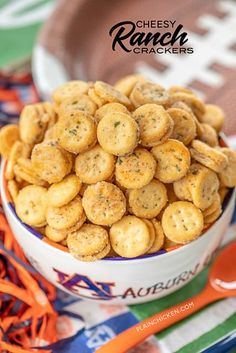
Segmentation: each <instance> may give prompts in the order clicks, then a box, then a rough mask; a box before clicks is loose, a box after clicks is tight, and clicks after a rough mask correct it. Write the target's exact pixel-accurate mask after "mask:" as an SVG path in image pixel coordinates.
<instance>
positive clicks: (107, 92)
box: [94, 81, 131, 107]
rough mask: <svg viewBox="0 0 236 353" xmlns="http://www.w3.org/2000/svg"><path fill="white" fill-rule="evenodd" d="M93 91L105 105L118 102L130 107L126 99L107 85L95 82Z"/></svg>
mask: <svg viewBox="0 0 236 353" xmlns="http://www.w3.org/2000/svg"><path fill="white" fill-rule="evenodd" d="M94 90H95V92H96V94H97V95H98V96H99V97H100V98H101V99H102V100H103V101H105V102H106V103H112V102H118V103H121V104H124V105H125V106H127V107H130V106H131V104H130V101H129V99H128V97H126V96H125V95H124V94H122V93H121V92H120V91H118V90H116V89H115V88H114V87H112V86H111V85H109V84H108V83H105V82H102V81H96V82H95V84H94Z"/></svg>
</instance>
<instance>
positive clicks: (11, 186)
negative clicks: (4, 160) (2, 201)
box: [7, 180, 19, 203]
mask: <svg viewBox="0 0 236 353" xmlns="http://www.w3.org/2000/svg"><path fill="white" fill-rule="evenodd" d="M7 188H8V191H9V193H10V195H11V197H12V200H13V202H14V203H16V200H17V196H18V194H19V187H18V185H17V183H16V181H15V180H9V181H8V183H7Z"/></svg>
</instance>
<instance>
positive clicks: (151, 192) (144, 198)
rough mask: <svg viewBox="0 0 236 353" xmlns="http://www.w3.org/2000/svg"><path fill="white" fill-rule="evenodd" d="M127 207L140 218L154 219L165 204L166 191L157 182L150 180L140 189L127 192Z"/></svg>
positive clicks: (162, 185) (163, 186)
mask: <svg viewBox="0 0 236 353" xmlns="http://www.w3.org/2000/svg"><path fill="white" fill-rule="evenodd" d="M128 198H129V206H130V207H131V210H132V213H133V214H134V215H135V216H137V217H141V218H154V217H156V216H157V215H158V214H159V213H160V211H161V210H162V209H163V208H164V207H165V205H166V203H167V191H166V187H165V185H164V184H162V183H161V182H160V181H159V180H152V181H151V182H150V183H149V184H147V185H145V186H143V187H142V188H140V189H133V190H130V191H129V196H128Z"/></svg>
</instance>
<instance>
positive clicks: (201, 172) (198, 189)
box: [186, 163, 220, 210]
mask: <svg viewBox="0 0 236 353" xmlns="http://www.w3.org/2000/svg"><path fill="white" fill-rule="evenodd" d="M186 178H187V183H188V185H187V187H188V190H189V192H190V194H191V198H192V201H193V203H194V204H195V205H196V206H197V207H198V208H200V209H202V210H204V209H206V208H208V207H209V206H210V205H211V204H212V202H213V201H214V199H215V197H216V194H217V192H218V190H219V185H220V183H219V179H218V177H217V175H216V173H215V172H213V171H212V170H210V169H208V168H206V167H204V166H203V165H201V164H199V163H193V164H192V165H191V167H190V169H189V173H188V175H187V176H186Z"/></svg>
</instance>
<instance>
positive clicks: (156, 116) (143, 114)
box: [132, 104, 173, 147]
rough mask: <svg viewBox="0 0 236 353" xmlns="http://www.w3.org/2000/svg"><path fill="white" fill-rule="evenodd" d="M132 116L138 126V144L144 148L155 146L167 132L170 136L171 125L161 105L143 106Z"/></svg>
mask: <svg viewBox="0 0 236 353" xmlns="http://www.w3.org/2000/svg"><path fill="white" fill-rule="evenodd" d="M132 116H133V118H134V119H135V120H136V121H137V123H138V125H139V129H140V143H141V144H142V145H144V146H146V145H148V147H152V146H155V145H156V144H158V143H160V141H161V140H162V138H163V137H164V136H166V134H167V133H168V132H169V135H171V132H172V127H173V123H172V120H171V117H170V115H169V114H168V113H167V112H166V111H165V109H164V108H163V107H162V106H161V105H157V104H144V105H142V106H140V107H139V108H137V109H136V110H135V111H134V112H133V115H132ZM170 130H171V131H170Z"/></svg>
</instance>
